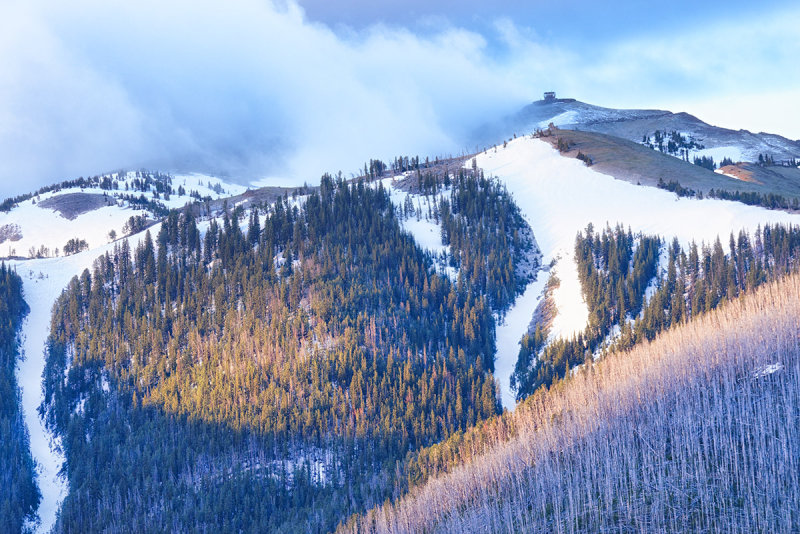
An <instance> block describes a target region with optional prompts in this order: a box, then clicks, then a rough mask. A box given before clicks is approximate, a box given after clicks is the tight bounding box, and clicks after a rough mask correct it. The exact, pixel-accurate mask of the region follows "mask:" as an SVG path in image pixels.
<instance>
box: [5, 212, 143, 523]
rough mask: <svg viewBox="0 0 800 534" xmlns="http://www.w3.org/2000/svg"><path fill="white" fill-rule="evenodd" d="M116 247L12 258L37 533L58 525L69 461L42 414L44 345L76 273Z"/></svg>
mask: <svg viewBox="0 0 800 534" xmlns="http://www.w3.org/2000/svg"><path fill="white" fill-rule="evenodd" d="M151 231H155V232H157V231H158V226H156V227H154V228H151ZM142 236H143V234H137V235H135V236H132V237H131V238H130V243H131V247H135V246H136V244H137V243H138V242H139V240H140V239H141V238H142ZM111 248H113V245H110V244H108V245H104V246H101V247H99V248H95V249H92V250H88V251H85V252H82V253H80V254H75V255H73V256H67V257H61V258H43V259H32V260H13V261H10V262H8V264H9V265H10V266H11V267H13V268H15V269H16V271H17V273H18V274H19V275H20V277H21V278H22V282H23V286H22V290H23V297H24V298H25V302H27V303H28V306H29V307H30V313H29V314H28V316H27V317H26V318H25V321H24V323H23V325H22V339H23V343H22V358H21V360H20V362H19V365H18V367H17V381H18V383H19V386H20V389H21V392H22V411H23V416H24V418H25V424H26V425H27V427H28V433H29V435H30V444H31V454H32V456H33V459H34V460H35V461H36V464H37V472H38V477H39V479H38V484H39V489H40V490H41V493H42V501H41V503H40V505H39V510H38V514H39V518H40V521H41V522H40V524H39V528H38V532H48V531H49V530H50V528H51V527H52V526H53V523H54V522H55V518H56V513H57V511H58V508H59V506H60V504H61V501H62V500H63V499H64V497H65V496H66V495H67V491H68V487H67V481H66V479H65V478H63V477H61V476H60V475H59V471H60V470H61V468H62V465H63V462H64V456H63V454H62V452H61V451H60V449H59V447H60V443H59V440H55V439H54V438H53V436H52V434H50V432H49V431H48V430H47V429H46V428H45V426H44V423H43V421H42V419H40V418H39V412H38V408H39V405H40V404H41V403H42V400H43V396H42V371H43V370H44V363H45V352H44V349H45V342H46V341H47V337H48V335H49V333H50V320H51V315H52V309H53V304H54V303H55V301H56V299H57V298H58V297H59V296H60V295H61V292H62V291H63V290H64V289H65V288H66V287H67V285H68V284H69V281H70V280H71V279H72V277H73V276H75V275H79V274H80V273H81V272H83V270H84V269H87V268H88V269H90V268H91V266H92V263H93V262H94V260H95V258H97V257H99V256H100V255H102V254H104V253H105V252H106V251H107V250H110V249H111Z"/></svg>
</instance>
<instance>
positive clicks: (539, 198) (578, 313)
mask: <svg viewBox="0 0 800 534" xmlns="http://www.w3.org/2000/svg"><path fill="white" fill-rule="evenodd" d="M476 160H477V165H478V166H479V167H481V168H483V169H484V171H485V172H486V174H487V175H492V176H495V177H497V178H499V179H500V180H501V181H502V182H504V183H505V184H506V187H507V188H508V190H509V192H511V193H512V194H513V195H514V200H515V202H516V203H517V204H518V205H519V207H520V210H521V211H522V213H523V215H524V216H525V218H526V220H527V221H528V223H529V224H530V225H531V228H532V229H533V233H534V235H535V236H536V240H537V242H538V243H539V246H540V248H541V250H542V254H543V255H544V262H543V263H544V264H545V265H546V264H548V263H549V262H551V261H553V260H555V266H554V269H553V273H554V274H555V275H556V276H557V277H558V278H559V280H560V282H561V283H560V286H559V287H558V289H556V290H555V291H554V292H553V299H554V302H555V305H556V308H557V316H556V318H555V320H554V323H553V325H552V330H551V338H555V337H569V336H571V335H573V334H576V333H578V332H580V331H581V330H583V328H584V327H585V326H586V324H587V319H588V310H587V307H586V303H585V302H584V300H583V296H582V292H581V287H580V282H579V281H578V276H577V266H576V264H575V259H574V254H573V248H574V245H575V236H576V235H577V233H578V232H580V231H582V230H584V229H585V228H586V226H587V225H588V224H589V223H592V224H593V225H594V227H595V228H596V229H598V230H599V229H602V228H604V227H605V226H606V225H607V224H608V225H611V226H614V225H616V224H617V223H622V224H623V225H624V226H625V227H626V228H628V227H630V228H631V229H632V230H633V231H634V232H642V233H645V234H657V235H661V236H663V237H665V238H666V239H667V240H671V239H672V238H673V237H677V238H678V240H679V241H680V242H681V243H682V244H683V245H684V246H686V245H688V244H689V243H690V242H691V241H693V240H695V241H697V242H698V243H699V242H701V241H706V242H711V241H713V240H714V239H716V238H717V236H721V238H722V239H723V241H727V237H728V235H729V234H730V233H731V232H734V233H738V232H739V230H741V229H746V230H748V231H753V230H755V228H756V227H757V226H759V225H763V224H764V223H778V222H780V223H787V224H800V215H796V214H789V213H786V212H780V211H770V210H765V209H762V208H758V207H754V206H746V205H744V204H740V203H736V202H726V201H722V200H714V199H703V200H696V199H690V198H678V197H677V196H676V195H674V194H672V193H670V192H667V191H664V190H661V189H657V188H651V187H642V186H636V185H633V184H630V183H628V182H623V181H621V180H616V179H614V178H612V177H610V176H607V175H605V174H600V173H598V172H595V171H593V170H592V169H591V168H589V167H586V166H585V165H584V164H583V162H581V161H579V160H576V159H572V158H564V157H562V156H560V155H559V153H558V152H557V151H556V150H555V149H554V148H552V147H551V145H549V144H548V143H546V142H544V141H541V140H539V139H531V138H530V137H525V138H518V139H515V140H513V141H511V142H509V143H508V145H507V147H506V148H502V147H498V148H497V150H494V149H490V150H488V151H487V152H483V153H481V154H479V155H478V156H476ZM538 283H541V282H538V281H537V284H538ZM537 287H538V286H537ZM535 292H536V291H534V293H535ZM540 295H541V291H540V290H539V291H538V295H537V296H536V298H534V297H533V296H531V295H528V294H527V292H526V297H527V298H520V299H518V300H517V303H516V304H515V307H514V308H513V310H512V312H511V313H510V314H509V315H511V314H513V315H514V317H517V316H518V315H519V316H525V317H526V318H527V320H522V319H519V320H518V322H516V323H515V324H514V330H515V331H514V332H510V331H509V332H506V331H503V338H502V339H501V337H500V332H499V331H498V362H497V364H496V365H497V366H498V368H509V367H510V368H512V369H513V366H514V364H515V363H516V356H517V353H518V351H519V344H518V343H519V340H520V338H521V337H522V335H523V334H524V333H525V331H526V329H527V325H528V322H530V319H531V317H532V314H533V312H534V309H535V307H536V304H538V300H539V297H540ZM518 307H520V308H521V309H517V308H518ZM506 343H508V344H512V346H510V347H509V346H506ZM505 358H509V359H513V361H508V362H506V361H504V360H505ZM502 386H503V389H505V388H507V387H508V382H507V381H506V380H505V379H504V380H503V383H502Z"/></svg>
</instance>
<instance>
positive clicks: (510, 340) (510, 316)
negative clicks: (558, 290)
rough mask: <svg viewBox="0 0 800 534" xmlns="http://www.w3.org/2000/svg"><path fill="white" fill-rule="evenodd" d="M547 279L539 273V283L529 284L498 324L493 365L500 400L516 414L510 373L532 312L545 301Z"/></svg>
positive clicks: (514, 364) (542, 273) (544, 274)
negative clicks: (540, 302) (543, 297)
mask: <svg viewBox="0 0 800 534" xmlns="http://www.w3.org/2000/svg"><path fill="white" fill-rule="evenodd" d="M546 285H547V276H546V273H544V272H539V274H538V277H537V278H536V281H534V282H531V283H529V284H528V287H526V288H525V292H524V293H523V294H522V295H520V296H519V297H517V300H515V301H514V304H513V305H512V306H511V308H509V310H508V312H506V315H505V318H504V319H503V320H502V321H498V323H497V358H496V359H495V362H494V376H495V378H496V379H497V380H498V381H499V382H500V400H501V401H502V402H503V407H504V408H507V409H509V410H513V409H514V406H516V404H517V401H516V398H515V397H514V392H513V391H512V390H511V385H510V384H511V373H513V372H514V367H515V366H516V365H517V358H518V357H519V348H520V345H519V341H520V339H521V338H522V334H523V333H524V332H525V331H526V330H527V329H528V325H529V324H530V322H531V318H532V315H533V310H535V309H536V306H537V305H538V303H539V301H540V300H541V299H542V295H543V293H544V289H545V286H546Z"/></svg>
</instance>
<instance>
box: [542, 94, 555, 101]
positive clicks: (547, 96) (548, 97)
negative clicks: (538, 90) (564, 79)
mask: <svg viewBox="0 0 800 534" xmlns="http://www.w3.org/2000/svg"><path fill="white" fill-rule="evenodd" d="M555 100H556V92H555V91H547V92H545V94H544V101H545V102H555Z"/></svg>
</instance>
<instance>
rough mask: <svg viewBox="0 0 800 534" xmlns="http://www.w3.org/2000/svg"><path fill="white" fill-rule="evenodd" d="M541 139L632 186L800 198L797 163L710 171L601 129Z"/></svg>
mask: <svg viewBox="0 0 800 534" xmlns="http://www.w3.org/2000/svg"><path fill="white" fill-rule="evenodd" d="M541 139H543V140H545V141H547V142H549V143H551V144H552V145H553V146H554V147H556V148H559V149H560V151H561V152H562V154H563V155H564V156H567V157H578V155H579V154H580V155H582V157H584V158H586V157H588V158H589V160H590V161H591V167H592V170H595V171H597V172H601V173H603V174H607V175H609V176H613V177H614V178H617V179H619V180H625V181H627V182H630V183H633V184H640V185H648V186H652V187H658V185H659V183H664V182H666V183H669V182H678V183H679V184H680V185H681V186H682V187H685V188H688V189H692V190H694V191H695V192H698V193H701V194H703V195H708V193H709V191H711V190H717V191H728V192H737V191H738V192H742V193H751V194H756V195H760V196H767V195H770V194H772V195H780V196H783V197H785V198H786V199H787V200H788V201H793V200H795V199H798V198H800V170H798V169H797V168H796V167H780V166H770V167H766V166H762V165H757V164H752V163H743V164H739V165H737V166H735V167H736V168H740V169H742V170H744V171H746V172H745V173H743V174H738V173H736V174H734V173H732V172H730V171H729V172H728V173H725V171H724V170H722V171H719V170H718V171H717V172H712V171H711V170H709V169H706V168H704V167H701V166H699V165H695V164H693V163H689V162H686V161H683V160H682V159H679V158H675V157H672V156H668V155H666V154H663V153H661V152H659V151H656V150H652V149H650V148H648V147H646V146H643V145H642V144H640V143H635V142H633V141H629V140H627V139H622V138H620V137H614V136H612V135H607V134H603V133H596V132H585V131H576V130H564V129H559V128H556V129H554V130H547V131H545V132H544V135H542V136H541ZM559 143H560V145H559ZM717 161H721V160H717Z"/></svg>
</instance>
